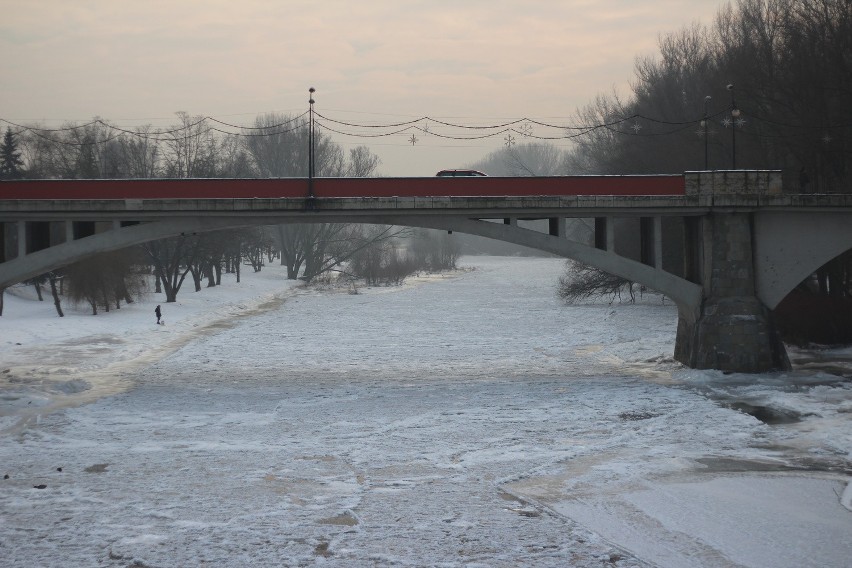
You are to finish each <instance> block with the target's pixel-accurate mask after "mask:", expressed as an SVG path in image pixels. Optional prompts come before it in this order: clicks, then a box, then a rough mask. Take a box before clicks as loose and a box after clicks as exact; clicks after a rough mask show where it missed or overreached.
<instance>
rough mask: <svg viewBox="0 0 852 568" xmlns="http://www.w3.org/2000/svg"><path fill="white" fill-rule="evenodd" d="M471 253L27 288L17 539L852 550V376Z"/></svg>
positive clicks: (1, 410) (676, 556)
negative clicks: (431, 267) (359, 274)
mask: <svg viewBox="0 0 852 568" xmlns="http://www.w3.org/2000/svg"><path fill="white" fill-rule="evenodd" d="M464 264H465V265H466V266H467V267H468V268H474V267H475V269H473V270H463V271H459V272H458V273H455V274H452V275H445V276H434V277H429V278H424V279H422V280H420V281H416V280H414V279H413V280H412V281H410V282H409V284H408V285H406V286H404V287H402V288H372V289H363V290H361V293H359V294H357V295H350V294H348V293H346V291H329V290H316V289H307V290H306V289H302V288H298V287H294V286H293V285H292V284H290V283H288V282H286V281H283V280H282V278H281V272H280V270H279V269H278V268H277V267H267V268H265V269H264V270H263V271H262V272H261V273H259V274H246V275H244V278H243V282H242V283H241V284H239V285H236V284H235V283H233V282H226V284H225V285H223V286H222V287H217V288H213V289H205V290H203V291H202V292H199V293H195V292H192V291H189V290H186V291H184V292H182V293H181V294H180V295H179V297H178V298H179V302H178V303H177V304H165V303H162V302H160V303H161V306H162V308H163V312H164V318H165V320H166V325H165V326H159V327H158V326H156V325H155V324H154V321H155V317H154V313H153V309H154V306H155V305H156V304H157V298H156V297H153V296H152V297H151V298H148V299H146V300H144V301H141V302H139V303H137V304H133V305H130V306H123V307H122V309H121V310H120V311H117V312H116V311H113V312H110V313H109V314H101V315H98V316H96V317H93V316H91V315H87V314H86V313H85V312H84V311H74V310H68V311H67V312H66V313H68V317H66V318H63V319H60V318H58V317H56V314H55V312H53V306H52V304H50V303H49V302H43V303H37V302H32V301H30V300H25V299H22V298H20V297H15V296H10V295H7V296H6V309H5V312H4V316H3V317H0V429H2V433H0V464H2V466H0V467H2V468H3V469H4V471H0V474H5V475H9V478H8V479H5V480H3V481H2V485H0V510H2V511H3V515H2V518H0V564H2V565H4V566H6V565H8V566H20V567H24V566H33V565H38V566H67V565H101V566H116V567H117V566H129V565H136V566H177V565H180V566H205V565H227V566H262V565H284V566H305V565H321V566H356V565H357V566H391V565H393V566H507V567H508V566H519V565H530V566H553V567H557V566H558V567H564V566H577V567H581V568H586V567H592V566H596V567H600V566H616V567H621V568H626V567H645V566H672V567H681V566H698V567H700V566H707V567H710V566H712V567H717V566H750V567H752V566H753V567H759V566H766V567H770V566H771V567H785V566H789V567H797V568H798V567H801V566H814V567H816V566H819V567H826V566H828V567H841V566H847V565H848V559H849V558H850V557H852V540H850V539H849V538H848V535H849V534H852V512H850V510H849V506H850V500H852V495H850V490H849V489H848V488H847V482H848V480H849V473H850V462H852V428H850V417H852V388H850V384H849V382H848V381H847V380H844V379H842V378H839V377H837V376H835V375H829V374H827V373H823V372H821V371H817V370H805V371H796V372H792V373H783V374H766V375H758V376H745V375H723V374H721V373H715V372H696V371H691V370H688V369H683V368H682V367H680V366H679V365H678V364H676V363H674V362H673V361H672V360H671V357H670V356H671V352H672V349H673V341H674V334H675V325H676V310H675V309H674V307H673V306H671V305H670V304H669V303H665V302H662V301H661V299H660V298H659V297H656V296H647V297H645V298H642V299H641V300H640V302H639V303H638V304H637V305H619V304H613V305H607V304H606V303H605V302H604V303H594V304H586V305H578V306H563V305H561V304H560V303H559V301H558V300H557V298H556V296H555V291H554V286H555V283H556V279H557V278H558V276H559V275H560V274H561V272H562V270H563V263H562V261H560V260H556V259H535V258H489V257H481V258H480V257H476V258H467V259H464ZM25 292H26V291H25ZM27 293H28V292H27ZM69 312H70V313H69ZM757 417H760V418H762V419H758V418H757ZM58 468H61V471H59V469H58ZM41 486H44V488H43V489H36V487H41ZM844 505H845V506H844Z"/></svg>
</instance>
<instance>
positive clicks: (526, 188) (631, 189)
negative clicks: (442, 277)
mask: <svg viewBox="0 0 852 568" xmlns="http://www.w3.org/2000/svg"><path fill="white" fill-rule="evenodd" d="M684 193H685V181H684V176H683V175H649V176H558V177H527V178H518V177H514V178H501V177H456V178H449V177H430V178H315V179H313V180H312V181H309V180H307V179H305V178H276V179H111V180H21V181H6V182H0V199H240V198H243V199H245V198H305V197H308V196H309V195H313V196H314V197H318V198H326V197H327V198H341V197H481V196H490V197H522V196H536V195H623V196H628V195H684Z"/></svg>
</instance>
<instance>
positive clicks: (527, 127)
mask: <svg viewBox="0 0 852 568" xmlns="http://www.w3.org/2000/svg"><path fill="white" fill-rule="evenodd" d="M518 132H519V133H520V135H521V136H526V137H527V138H529V137H530V136H532V133H533V127H532V125H531V124H530V123H529V122H525V123H524V124H523V125H522V126H521V128H520V130H519V131H518Z"/></svg>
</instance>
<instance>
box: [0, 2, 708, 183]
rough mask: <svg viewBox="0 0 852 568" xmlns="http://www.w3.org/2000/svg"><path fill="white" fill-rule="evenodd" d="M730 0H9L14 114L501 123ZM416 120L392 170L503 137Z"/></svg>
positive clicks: (577, 97) (10, 109)
mask: <svg viewBox="0 0 852 568" xmlns="http://www.w3.org/2000/svg"><path fill="white" fill-rule="evenodd" d="M719 4H720V2H718V1H717V0H653V1H650V0H600V1H596V0H523V1H521V0H423V1H420V0H363V1H361V2H353V1H351V0H350V1H343V0H323V1H317V2H304V1H295V0H278V1H273V0H242V1H234V0H203V1H202V0H164V1H163V0H146V1H144V2H140V1H138V0H30V1H28V2H22V1H20V0H0V13H2V15H3V16H2V19H0V45H2V53H3V54H4V57H3V58H2V60H0V77H2V78H3V89H0V117H2V118H6V119H9V120H13V121H33V120H39V121H43V122H44V123H45V124H48V125H55V124H57V123H58V122H60V121H63V120H76V121H85V120H88V119H91V118H92V117H93V116H95V115H98V116H101V117H103V118H107V119H110V120H112V121H115V122H118V123H119V124H122V125H126V126H133V125H138V124H147V123H150V124H153V125H155V126H166V125H168V124H172V123H175V122H176V117H175V116H174V113H175V112H177V111H186V112H189V113H190V114H192V115H209V116H213V117H216V118H219V119H222V120H226V121H229V122H235V123H239V124H249V123H250V122H251V121H252V120H253V119H254V117H255V116H256V115H258V114H262V113H265V112H270V111H276V112H283V113H300V112H303V111H304V110H306V108H307V99H308V93H307V89H308V87H310V86H314V87H315V88H316V89H317V93H316V96H315V98H316V101H317V103H316V109H317V110H318V111H319V112H322V113H324V114H326V115H328V116H329V117H333V118H337V119H340V120H347V121H356V122H383V121H388V122H393V121H398V120H405V119H408V118H412V117H418V116H422V115H429V116H433V117H439V118H445V119H451V120H453V121H454V122H464V123H470V124H490V123H494V122H499V121H501V120H504V119H513V118H521V117H531V118H536V119H543V120H558V119H559V118H560V117H563V119H564V118H567V117H570V116H571V115H573V113H574V110H575V109H576V108H577V107H578V106H582V105H584V104H586V103H588V102H589V101H590V100H591V99H592V98H593V97H594V96H595V95H596V94H597V93H600V92H609V91H611V90H612V89H613V88H616V89H618V90H619V91H620V92H626V87H627V84H628V82H629V81H630V79H631V76H632V71H633V62H634V59H635V57H636V56H638V55H650V54H653V53H655V51H656V43H657V38H658V35H659V34H660V33H661V32H663V33H664V32H670V31H676V30H677V29H679V28H681V27H682V26H684V25H689V24H691V23H693V22H695V21H700V22H701V23H704V24H709V23H711V21H712V19H713V17H714V15H715V14H716V12H717V10H718V7H719ZM409 136H410V133H408V134H407V135H404V134H399V135H396V136H392V137H387V138H381V139H359V138H351V137H335V139H336V140H337V141H338V142H340V143H341V144H342V145H344V146H345V147H351V146H353V145H357V144H362V143H366V144H367V145H368V146H370V148H371V149H372V150H373V151H374V152H376V153H377V154H379V155H380V156H381V158H382V161H383V163H382V166H381V167H380V171H381V172H382V173H383V174H385V175H431V174H434V171H435V170H436V169H440V168H442V167H460V166H462V165H464V164H465V163H468V162H471V161H474V160H476V159H478V158H479V157H480V156H483V155H485V154H487V153H488V152H490V151H492V150H494V149H497V148H499V147H500V146H501V144H502V143H503V139H502V137H496V138H494V139H490V140H485V141H478V142H457V141H447V140H441V139H436V138H435V137H430V136H428V135H418V136H417V138H418V140H417V142H416V143H415V144H414V145H412V144H410V143H408V142H407V139H408V137H409Z"/></svg>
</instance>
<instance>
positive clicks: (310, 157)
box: [308, 87, 316, 199]
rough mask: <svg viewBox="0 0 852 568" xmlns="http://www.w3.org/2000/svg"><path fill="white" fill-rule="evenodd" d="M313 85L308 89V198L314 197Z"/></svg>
mask: <svg viewBox="0 0 852 568" xmlns="http://www.w3.org/2000/svg"><path fill="white" fill-rule="evenodd" d="M315 92H316V89H314V88H313V87H311V88H309V89H308V93H309V98H308V104H309V105H310V107H309V110H308V199H313V198H314V93H315Z"/></svg>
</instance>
